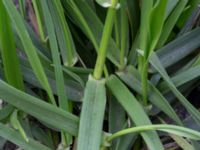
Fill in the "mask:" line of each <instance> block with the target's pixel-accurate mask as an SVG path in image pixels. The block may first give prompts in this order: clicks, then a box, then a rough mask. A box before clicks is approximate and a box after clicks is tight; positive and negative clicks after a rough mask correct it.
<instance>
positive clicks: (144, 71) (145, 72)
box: [142, 62, 148, 105]
mask: <svg viewBox="0 0 200 150" xmlns="http://www.w3.org/2000/svg"><path fill="white" fill-rule="evenodd" d="M147 81H148V62H145V63H143V67H142V96H143V102H144V105H147V103H148V102H147V94H148V84H147Z"/></svg>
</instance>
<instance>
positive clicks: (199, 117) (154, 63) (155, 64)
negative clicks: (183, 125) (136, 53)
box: [149, 53, 200, 125]
mask: <svg viewBox="0 0 200 150" xmlns="http://www.w3.org/2000/svg"><path fill="white" fill-rule="evenodd" d="M149 61H150V63H151V65H152V66H153V67H154V68H155V69H156V70H157V71H158V72H159V73H160V75H161V76H162V77H163V79H164V80H165V81H166V83H167V84H168V87H169V88H170V89H171V91H172V92H173V93H174V95H175V96H176V97H177V98H178V99H179V101H180V102H181V104H182V105H183V106H185V108H186V109H187V111H188V112H189V113H190V114H191V115H192V117H193V119H194V120H195V121H196V122H197V123H198V124H199V125H200V112H199V111H198V110H197V109H196V108H195V107H194V106H193V105H192V104H191V103H190V102H189V101H188V100H187V99H186V98H185V97H184V96H183V95H182V94H181V93H180V92H179V91H178V90H177V88H176V87H175V85H174V84H173V82H172V81H171V79H170V77H169V76H168V74H167V72H166V71H165V69H164V68H163V66H162V64H161V62H160V61H159V58H158V57H157V55H156V54H155V53H152V55H151V58H150V60H149Z"/></svg>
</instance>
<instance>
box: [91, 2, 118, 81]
mask: <svg viewBox="0 0 200 150" xmlns="http://www.w3.org/2000/svg"><path fill="white" fill-rule="evenodd" d="M117 2H118V0H113V1H112V6H111V7H110V8H109V10H108V13H107V16H106V21H105V26H104V30H103V35H102V40H101V43H100V47H99V51H98V57H97V61H96V64H95V69H94V78H95V79H97V80H99V79H100V78H101V76H102V72H103V68H104V64H105V59H106V52H107V47H108V42H109V40H110V36H111V33H112V27H113V23H114V18H115V14H116V8H115V7H116V5H117Z"/></svg>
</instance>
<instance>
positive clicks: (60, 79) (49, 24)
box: [41, 1, 71, 146]
mask: <svg viewBox="0 0 200 150" xmlns="http://www.w3.org/2000/svg"><path fill="white" fill-rule="evenodd" d="M49 2H50V1H49ZM41 7H42V10H43V14H44V20H45V24H46V28H47V33H48V37H49V42H50V48H51V54H52V58H53V64H54V68H55V78H56V89H57V93H58V100H59V106H60V108H62V109H63V110H66V111H70V106H69V103H68V99H67V95H66V89H65V83H64V76H63V70H62V65H61V59H60V54H59V48H58V44H57V39H56V34H55V33H56V32H55V30H54V28H55V27H54V24H53V20H52V19H53V18H52V17H51V14H50V9H49V8H48V4H47V2H46V1H41ZM63 19H64V18H63ZM70 59H71V58H70ZM68 62H70V60H68ZM65 63H66V62H65ZM62 134H63V133H62ZM65 135H66V137H67V139H66V140H65V138H63V137H62V144H63V146H66V145H68V144H69V143H70V139H71V137H70V136H69V135H67V134H64V135H63V136H65Z"/></svg>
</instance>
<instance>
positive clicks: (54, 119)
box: [0, 80, 78, 136]
mask: <svg viewBox="0 0 200 150" xmlns="http://www.w3.org/2000/svg"><path fill="white" fill-rule="evenodd" d="M0 98H1V99H3V100H4V101H5V102H7V103H9V104H11V105H13V106H15V107H16V108H18V109H20V110H22V111H24V112H26V113H28V114H30V115H32V116H34V117H35V118H37V119H39V120H40V121H42V122H44V123H46V124H49V125H51V126H53V127H55V128H57V129H60V130H63V131H66V132H68V133H70V134H72V135H74V136H76V135H77V132H78V118H77V117H76V116H74V115H72V114H71V113H68V112H66V111H64V110H61V109H59V108H57V107H56V106H53V105H51V104H48V103H46V102H43V101H42V100H40V99H38V98H35V97H33V96H31V95H28V94H26V93H24V92H21V91H19V90H17V89H15V88H13V87H12V86H10V85H8V84H6V83H5V82H3V81H1V80H0ZM58 122H59V123H58Z"/></svg>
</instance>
